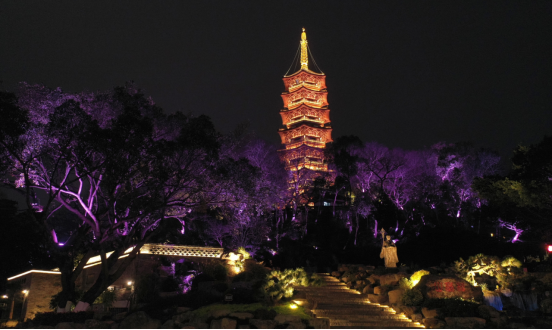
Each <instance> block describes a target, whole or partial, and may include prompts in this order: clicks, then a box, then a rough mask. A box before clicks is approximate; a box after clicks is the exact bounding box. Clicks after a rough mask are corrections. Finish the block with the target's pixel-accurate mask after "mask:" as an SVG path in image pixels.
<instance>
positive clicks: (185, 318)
mask: <svg viewBox="0 0 552 330" xmlns="http://www.w3.org/2000/svg"><path fill="white" fill-rule="evenodd" d="M192 316H193V314H192V312H185V313H182V314H177V315H175V316H173V318H172V319H173V321H175V322H176V323H186V322H189V321H190V320H191V319H192Z"/></svg>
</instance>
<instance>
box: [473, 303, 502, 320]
mask: <svg viewBox="0 0 552 330" xmlns="http://www.w3.org/2000/svg"><path fill="white" fill-rule="evenodd" d="M477 313H478V314H479V316H480V317H482V318H484V319H485V320H490V319H492V318H496V317H500V312H499V311H497V310H496V309H495V308H494V307H493V306H487V305H481V306H479V307H477Z"/></svg>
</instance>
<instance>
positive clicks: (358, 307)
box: [296, 274, 424, 329]
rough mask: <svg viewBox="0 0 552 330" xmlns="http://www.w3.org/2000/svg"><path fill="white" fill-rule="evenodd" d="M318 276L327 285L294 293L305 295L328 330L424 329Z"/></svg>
mask: <svg viewBox="0 0 552 330" xmlns="http://www.w3.org/2000/svg"><path fill="white" fill-rule="evenodd" d="M318 275H319V276H320V277H321V278H322V279H323V280H324V282H326V285H325V286H321V287H307V288H305V287H301V288H296V289H297V290H298V291H299V292H302V293H304V294H305V296H306V300H307V301H308V302H309V306H313V309H312V312H313V313H314V314H315V316H316V317H317V318H328V319H330V327H331V329H366V328H372V329H375V328H377V329H385V328H392V329H395V328H424V326H423V325H421V324H420V323H418V322H412V320H410V319H409V318H407V317H405V316H404V315H402V314H397V313H396V312H395V310H393V309H392V308H391V307H388V306H384V305H380V304H375V303H371V302H370V301H369V300H368V297H367V295H364V294H360V293H359V292H358V291H356V290H352V289H349V288H347V286H346V285H345V283H342V282H340V281H339V280H338V279H336V278H334V277H331V276H329V275H328V274H318Z"/></svg>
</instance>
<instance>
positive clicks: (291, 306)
mask: <svg viewBox="0 0 552 330" xmlns="http://www.w3.org/2000/svg"><path fill="white" fill-rule="evenodd" d="M289 308H291V309H296V308H297V305H296V304H290V305H289Z"/></svg>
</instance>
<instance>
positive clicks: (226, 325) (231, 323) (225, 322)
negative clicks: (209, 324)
mask: <svg viewBox="0 0 552 330" xmlns="http://www.w3.org/2000/svg"><path fill="white" fill-rule="evenodd" d="M237 324H238V321H236V320H234V319H229V318H227V317H225V318H223V319H222V320H220V329H236V325H237Z"/></svg>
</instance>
